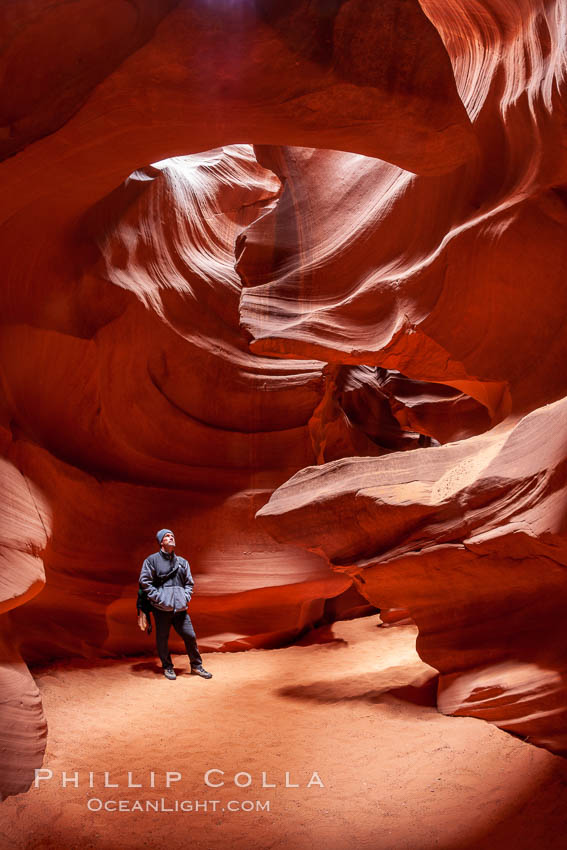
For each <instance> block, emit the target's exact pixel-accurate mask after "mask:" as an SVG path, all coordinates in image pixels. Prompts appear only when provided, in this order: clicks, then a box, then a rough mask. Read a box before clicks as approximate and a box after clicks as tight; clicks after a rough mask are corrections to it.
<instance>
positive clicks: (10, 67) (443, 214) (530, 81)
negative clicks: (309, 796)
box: [0, 0, 567, 793]
mask: <svg viewBox="0 0 567 850" xmlns="http://www.w3.org/2000/svg"><path fill="white" fill-rule="evenodd" d="M512 6H513V8H512ZM315 8H317V11H315ZM5 22H6V24H7V26H6V28H5V31H6V34H7V39H8V41H7V42H6V44H5V49H4V52H3V54H2V68H3V71H4V81H5V85H4V88H3V90H2V93H1V96H0V105H1V113H2V116H3V127H4V134H3V139H4V141H3V147H2V150H3V153H4V155H5V156H6V157H7V158H6V159H5V160H4V162H3V163H2V164H1V165H0V171H1V175H2V186H3V193H2V199H1V203H0V251H1V254H2V257H3V261H4V263H3V264H4V274H5V281H4V287H3V291H2V296H1V303H2V327H1V329H0V352H1V357H2V388H3V392H2V397H3V398H2V418H1V420H0V427H1V428H2V435H3V436H2V447H3V455H4V456H5V458H6V460H5V463H6V464H7V465H6V466H5V473H6V478H7V481H8V485H9V488H10V493H11V494H12V498H11V501H9V502H8V508H7V510H6V515H5V518H3V521H2V529H0V530H1V531H2V535H3V536H2V538H1V539H0V547H1V548H2V553H3V554H5V555H6V558H5V559H4V560H3V571H2V579H1V584H2V589H3V591H4V598H5V600H6V608H10V609H11V610H10V611H9V612H8V613H6V614H5V615H4V617H3V623H4V633H5V632H6V631H9V632H10V635H11V638H12V636H14V645H13V646H12V645H11V646H10V649H7V650H6V653H5V656H4V657H5V658H6V659H12V658H14V659H15V658H16V655H15V653H16V649H17V648H19V649H20V650H21V652H22V655H23V657H24V658H25V659H26V660H28V661H32V660H39V659H47V658H50V657H54V656H60V655H70V654H81V655H95V656H96V655H100V654H113V653H116V652H135V651H142V650H146V649H147V648H148V643H147V640H146V638H145V637H144V636H143V635H142V634H140V633H138V632H136V631H135V630H134V631H133V630H132V627H131V624H133V610H132V609H133V598H134V593H135V587H136V581H137V573H138V568H139V563H140V560H141V558H142V557H143V556H144V555H145V554H147V553H148V550H149V549H150V548H151V547H152V546H153V533H154V531H155V529H156V528H158V527H160V526H162V525H164V524H166V525H173V526H174V527H175V529H176V531H177V533H178V537H179V540H180V544H181V548H182V549H184V547H185V546H187V547H188V548H189V549H190V551H187V550H186V549H185V551H183V554H186V555H188V556H189V558H190V560H191V562H192V565H193V566H194V568H195V573H196V576H197V580H198V590H199V594H198V595H197V596H196V597H195V601H194V602H193V603H192V605H193V609H192V610H193V612H194V614H195V622H196V626H197V630H198V633H199V636H200V638H201V637H202V643H203V645H204V646H206V647H210V648H221V649H242V648H247V647H251V646H275V645H279V644H281V643H282V642H285V641H288V640H290V639H292V638H293V637H295V636H297V635H298V634H300V633H301V631H302V630H303V629H305V628H307V627H309V626H311V625H313V624H314V623H317V622H326V621H328V620H329V619H332V618H333V617H339V616H342V615H343V614H344V615H347V614H351V613H352V612H356V611H357V610H367V608H366V609H365V608H364V606H365V605H366V601H365V600H367V601H369V602H371V603H372V604H374V605H379V606H382V605H383V606H384V607H385V608H388V609H403V611H404V612H405V611H407V612H408V613H409V615H411V616H412V617H413V618H414V619H415V621H416V622H417V624H418V626H419V627H420V638H419V647H420V652H421V653H422V655H423V656H424V657H425V658H426V659H427V660H428V661H429V662H430V663H432V664H434V665H435V666H436V667H437V668H438V669H439V670H441V672H442V677H441V689H440V695H439V705H440V707H441V708H442V710H445V711H449V712H454V713H455V712H456V713H459V712H461V713H469V714H474V715H475V716H483V717H485V718H487V719H489V720H492V721H493V722H496V723H498V724H499V725H502V726H504V727H505V728H510V729H512V730H513V731H515V732H517V733H518V734H522V735H524V736H529V737H530V740H533V741H534V742H535V743H538V744H541V745H543V746H548V747H549V748H550V749H553V750H554V751H557V752H564V750H565V742H564V739H563V733H562V732H561V729H560V724H561V722H562V719H563V715H564V702H565V694H564V685H563V682H564V666H563V662H562V661H561V659H560V657H559V653H558V649H557V648H558V647H561V646H562V641H563V629H562V627H561V625H560V620H559V613H558V612H559V611H560V610H562V607H563V596H564V593H565V590H564V585H563V573H564V562H563V554H562V552H563V535H564V529H563V521H562V508H561V502H562V498H563V492H564V482H563V474H564V473H563V465H564V460H565V451H564V448H563V443H562V439H561V437H560V431H558V430H557V429H558V428H560V427H562V423H563V415H564V414H563V402H562V401H561V399H563V398H564V397H565V396H566V395H567V386H566V381H567V378H566V373H565V370H564V369H563V368H562V367H563V363H564V360H565V357H566V356H567V336H566V335H565V333H564V331H563V324H564V323H563V314H564V311H565V309H566V307H567V304H566V302H565V299H566V297H567V296H566V294H565V287H564V285H563V278H564V267H565V262H566V260H567V257H566V255H565V230H566V227H567V212H566V206H565V199H566V195H565V184H566V183H567V161H566V156H565V128H566V125H567V121H566V113H565V79H566V73H565V71H566V50H567V49H566V47H565V45H566V41H567V40H566V38H565V35H566V33H567V21H566V19H565V12H564V8H563V4H562V3H561V2H560V0H556V2H550V0H545V2H544V0H531V2H530V0H522V2H521V3H519V4H515V5H514V4H509V3H508V2H507V0H479V2H469V0H449V2H447V3H445V2H440V0H422V2H421V3H418V2H417V0H387V2H382V3H380V4H376V3H372V2H370V0H345V2H340V0H337V2H336V3H329V4H322V5H321V6H320V7H319V6H317V7H315V6H314V4H311V3H307V2H306V0H297V2H295V0H294V2H292V3H280V2H278V3H272V2H264V0H246V2H243V3H239V4H235V3H231V2H223V3H221V4H220V5H218V6H215V7H214V9H213V8H212V7H211V5H210V4H206V3H203V4H199V3H192V2H189V0H187V2H185V0H182V1H181V2H177V3H173V2H171V0H159V2H157V3H149V2H147V0H135V2H128V3H123V2H120V3H117V4H116V3H112V4H109V3H107V2H105V0H78V2H76V3H73V4H71V5H69V4H67V3H64V2H62V0H61V2H59V0H55V1H54V2H51V0H50V2H47V0H45V2H44V0H33V1H32V2H30V3H26V4H22V5H19V6H17V7H16V5H13V8H10V9H9V10H7V11H6V12H5ZM70 30H72V31H73V33H74V38H73V40H72V47H71V48H70V49H69V50H68V51H65V50H62V49H60V43H61V38H62V34H64V33H65V32H67V31H70ZM101 41H102V43H104V45H105V49H104V50H101V49H100V44H101ZM31 57H33V59H34V66H33V67H36V66H37V67H39V66H40V65H41V66H42V67H43V68H44V71H45V73H44V74H36V73H35V72H34V73H32V71H31V70H29V69H31V67H32V63H31ZM46 92H48V93H49V98H47V97H46ZM244 143H246V144H244ZM249 145H255V146H256V147H255V155H254V152H253V150H252V148H251V147H250V146H249ZM203 151H208V153H202V152H203ZM189 154H191V156H188V155H189ZM172 158H173V159H172ZM148 163H153V164H152V165H148ZM129 175H130V176H129ZM546 405H547V406H546ZM550 435H551V436H552V437H553V438H552V439H551V438H550ZM439 443H441V444H444V445H441V446H439V445H438V444H439ZM414 448H418V451H410V452H407V451H405V450H406V449H414ZM315 464H318V465H319V466H314V465H315ZM286 481H287V482H288V483H285V482H286ZM278 488H279V489H278ZM274 490H275V491H276V492H275V494H274V495H272V494H273V493H274ZM270 497H271V498H270ZM268 499H270V501H269V503H268V506H267V507H264V505H265V503H266V502H267V501H268ZM256 514H258V517H259V518H260V519H261V521H260V522H259V521H256V519H255V516H256ZM337 518H340V519H341V521H342V522H338V521H337ZM4 519H5V520H6V521H5V522H4ZM298 519H300V520H301V525H299V524H298V522H297V520H298ZM273 537H276V539H277V540H279V541H281V545H278V544H276V543H275V542H274V540H273ZM185 541H190V543H186V542H185ZM41 561H43V562H44V565H45V581H46V587H45V589H44V590H43V591H42V592H41V593H40V594H39V595H35V594H37V593H38V591H39V589H40V588H41V586H42V583H43V580H44V577H43V572H42V567H41V563H40V562H41ZM329 561H330V562H331V566H332V567H333V569H331V568H330V565H329ZM449 580H450V581H449ZM353 581H354V582H355V584H356V586H357V587H358V588H359V590H360V591H361V592H362V596H360V595H359V594H358V592H357V591H356V589H355V588H353ZM448 582H449V583H448ZM510 587H512V592H511V591H510ZM528 595H529V596H530V599H532V600H533V604H534V606H535V609H536V612H537V613H536V616H535V619H536V621H537V623H540V624H543V623H545V624H547V626H549V627H550V628H551V629H552V632H553V635H554V639H553V640H551V638H550V636H549V634H548V633H547V632H546V633H544V631H543V628H542V629H538V628H535V625H534V627H533V628H532V623H531V620H530V619H529V609H528V602H527V599H528ZM363 597H364V598H363ZM23 603H25V604H23ZM480 604H482V606H483V609H484V610H485V611H486V618H487V619H486V620H485V621H483V620H480V621H478V619H477V620H475V621H474V624H473V621H472V619H471V618H472V617H473V616H474V615H473V613H472V612H476V611H477V609H478V607H479V605H480ZM451 612H454V613H451ZM393 616H394V617H395V615H393ZM473 626H474V627H473ZM527 636H529V640H528V637H527ZM8 663H9V664H10V663H12V662H11V661H8ZM17 663H19V662H17V661H14V664H17ZM14 669H16V668H14ZM17 669H20V668H17ZM542 671H543V672H542ZM8 675H10V674H9V673H8ZM14 683H15V684H14ZM16 686H17V687H20V688H21V689H22V693H26V694H27V696H26V699H25V700H22V702H23V703H24V704H25V706H26V711H27V715H25V714H20V713H19V711H18V712H17V715H18V716H17V717H16V716H15V715H14V717H13V718H12V719H13V722H14V724H15V727H14V728H23V726H21V724H25V720H26V716H27V717H28V719H30V724H31V725H30V729H31V730H32V731H31V733H30V734H31V735H32V739H33V742H35V743H33V742H32V744H31V745H30V748H29V749H28V750H27V753H28V754H27V755H26V759H25V760H24V761H25V765H26V767H25V770H26V771H28V772H27V773H26V772H24V773H23V774H22V775H20V776H19V777H17V778H16V779H14V780H12V779H10V778H9V776H8V775H7V776H6V777H5V782H4V788H5V789H6V793H13V792H14V789H15V788H19V789H21V788H22V785H25V782H26V781H29V770H30V769H31V768H32V767H33V766H34V760H35V764H37V762H38V759H39V758H40V751H41V740H42V735H43V734H44V731H45V730H44V727H43V726H42V723H43V719H42V717H41V715H40V711H39V709H38V702H37V694H35V693H32V691H31V690H30V685H29V681H28V680H27V679H25V680H24V678H22V677H19V678H18V677H16V679H14V681H11V682H10V683H9V699H8V703H7V705H8V710H9V711H11V708H12V707H13V705H12V704H13V699H14V694H15V693H16V690H15V689H16ZM12 719H10V723H12ZM21 740H23V739H22V737H21V736H19V733H17V734H15V735H14V736H13V741H14V742H17V741H21ZM16 746H17V745H16ZM7 764H8V766H9V767H10V765H12V764H13V760H12V759H11V757H10V758H8V759H7ZM8 774H10V775H12V773H11V768H10V770H8ZM26 777H28V778H26Z"/></svg>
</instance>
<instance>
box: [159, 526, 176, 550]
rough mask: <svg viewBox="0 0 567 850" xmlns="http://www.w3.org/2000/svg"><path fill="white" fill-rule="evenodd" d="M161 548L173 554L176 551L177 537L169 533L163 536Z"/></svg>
mask: <svg viewBox="0 0 567 850" xmlns="http://www.w3.org/2000/svg"><path fill="white" fill-rule="evenodd" d="M161 548H162V549H165V551H166V552H173V550H174V549H175V537H174V536H173V534H172V533H171V532H169V531H168V533H167V534H164V535H163V538H162V541H161Z"/></svg>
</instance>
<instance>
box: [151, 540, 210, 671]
mask: <svg viewBox="0 0 567 850" xmlns="http://www.w3.org/2000/svg"><path fill="white" fill-rule="evenodd" d="M156 537H157V540H158V543H159V544H160V550H159V552H156V554H155V555H150V556H149V558H146V560H145V561H144V563H143V564H142V571H141V572H140V589H141V590H142V591H143V592H144V593H145V594H146V595H147V598H148V600H149V601H150V603H151V606H152V613H153V615H154V619H155V627H156V647H157V651H158V655H159V657H160V660H161V664H162V667H163V673H164V676H165V677H166V679H176V678H177V676H176V675H175V670H174V669H173V663H172V661H171V655H170V654H169V649H168V646H167V643H168V639H169V630H170V628H171V626H173V628H174V629H175V631H176V632H177V634H178V635H181V637H182V638H183V641H184V643H185V649H186V650H187V655H188V656H189V661H190V662H191V673H194V674H196V675H197V676H202V677H203V679H212V677H213V674H212V673H207V671H206V670H204V669H203V661H202V658H201V656H200V654H199V650H198V649H197V638H196V635H195V629H194V628H193V624H192V623H191V618H190V617H189V614H188V613H187V605H188V604H189V601H190V600H191V595H192V593H193V584H194V582H193V577H192V576H191V570H190V569H189V564H188V563H187V561H186V560H185V558H180V557H179V556H178V555H176V554H175V551H174V550H175V536H174V534H173V532H172V531H170V529H169V528H162V529H161V530H160V531H158V533H157V535H156Z"/></svg>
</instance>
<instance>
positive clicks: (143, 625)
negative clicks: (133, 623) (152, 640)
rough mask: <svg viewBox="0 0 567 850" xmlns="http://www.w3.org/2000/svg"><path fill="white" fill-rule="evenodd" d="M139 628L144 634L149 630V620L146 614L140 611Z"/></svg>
mask: <svg viewBox="0 0 567 850" xmlns="http://www.w3.org/2000/svg"><path fill="white" fill-rule="evenodd" d="M138 626H139V627H140V629H141V630H142V631H143V632H145V631H146V629H147V628H148V620H147V618H146V615H145V614H144V612H143V611H140V612H139V613H138Z"/></svg>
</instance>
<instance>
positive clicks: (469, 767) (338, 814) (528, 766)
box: [0, 616, 567, 850]
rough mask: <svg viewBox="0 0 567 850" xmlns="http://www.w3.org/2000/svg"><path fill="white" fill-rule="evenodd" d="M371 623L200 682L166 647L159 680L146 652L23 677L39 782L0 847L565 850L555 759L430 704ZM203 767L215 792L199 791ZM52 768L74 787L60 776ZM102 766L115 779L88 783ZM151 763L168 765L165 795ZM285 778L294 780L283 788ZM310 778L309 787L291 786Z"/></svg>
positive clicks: (413, 669) (407, 650) (1, 826)
mask: <svg viewBox="0 0 567 850" xmlns="http://www.w3.org/2000/svg"><path fill="white" fill-rule="evenodd" d="M379 626H380V620H379V618H378V617H376V616H374V617H368V618H365V619H361V620H355V621H350V622H342V623H337V624H335V625H334V626H333V627H332V628H329V629H326V630H322V631H320V632H319V634H317V633H315V634H314V636H312V638H311V639H312V640H313V639H314V640H317V639H320V640H326V641H327V642H325V643H311V644H309V645H303V646H293V647H289V648H287V649H280V650H269V651H259V650H254V651H250V652H243V653H237V654H220V653H217V654H210V655H207V656H205V657H204V662H205V666H206V667H207V668H208V669H210V670H211V672H213V674H214V677H213V679H212V680H210V681H205V680H203V679H200V678H198V677H196V676H190V675H189V674H188V672H187V659H186V657H184V656H181V655H177V656H174V660H175V661H176V669H177V672H178V678H177V680H176V681H175V682H170V681H167V680H166V679H165V678H164V677H163V676H162V674H161V671H160V669H159V668H158V667H157V666H156V664H155V663H154V661H153V660H152V659H139V658H135V659H121V660H118V661H98V662H77V661H75V662H72V663H71V662H66V663H58V664H57V665H55V666H53V667H51V668H44V669H41V670H36V671H35V672H34V675H35V677H36V679H37V681H38V684H39V687H40V689H41V692H42V695H43V700H44V706H45V710H46V714H47V717H48V722H49V736H48V744H47V753H46V758H45V763H44V769H45V771H46V773H45V775H47V770H50V771H52V778H51V779H46V780H45V781H42V782H41V783H40V785H39V787H38V788H37V789H35V788H32V789H31V790H30V791H29V793H27V794H22V795H19V796H17V797H13V798H10V799H8V800H7V801H6V802H5V803H4V804H2V805H1V806H0V847H2V848H58V850H62V848H73V850H75V848H83V850H87V849H88V848H111V847H112V848H127V850H134V848H140V847H152V848H160V847H167V848H170V849H171V850H174V848H182V847H186V846H187V847H188V846H190V847H192V848H207V850H217V848H225V847H226V848H229V847H231V848H236V850H256V848H258V850H260V849H261V850H268V848H270V850H276V849H277V848H284V847H285V848H293V850H312V848H324V850H346V848H353V847H357V848H368V850H370V849H371V848H372V850H378V848H379V850H429V848H443V850H456V848H459V849H460V850H464V848H471V850H472V848H475V850H483V848H495V850H496V848H507V847H513V848H514V850H521V848H528V847H529V848H530V850H536V848H546V850H551V848H566V847H567V761H564V760H563V759H560V758H558V757H556V756H553V755H550V754H549V753H547V752H545V751H543V750H540V749H536V748H535V747H532V746H530V745H528V744H526V743H524V742H522V741H521V740H519V739H516V738H513V737H511V736H510V735H507V734H506V733H504V732H502V731H500V730H499V729H496V728H495V727H493V726H490V725H488V724H485V723H483V722H481V721H478V720H474V719H470V718H451V717H444V716H442V715H440V714H438V713H437V711H436V710H435V708H433V707H432V706H431V705H430V704H427V703H428V702H430V700H431V694H432V686H433V685H434V680H433V679H432V678H431V677H432V674H433V672H434V671H432V669H431V668H429V667H428V666H427V665H425V664H424V663H423V662H422V661H421V660H420V659H419V657H418V655H417V654H416V651H415V636H416V630H415V629H414V628H413V627H411V626H397V627H391V628H380V627H379ZM211 769H214V770H217V771H224V774H221V773H220V772H215V773H211V774H210V775H209V778H210V781H211V782H220V781H221V780H224V782H225V784H224V785H223V786H220V787H209V786H207V785H206V784H205V781H204V775H205V774H206V772H207V771H208V770H211ZM63 771H66V773H67V776H68V777H71V778H73V776H74V773H75V771H77V772H78V777H77V778H78V782H79V787H75V786H74V785H73V784H68V785H67V786H66V787H62V772H63ZM105 771H107V772H108V778H107V781H108V783H109V784H110V783H114V784H115V785H117V786H118V787H104V782H105V778H104V773H105ZM128 771H130V772H131V776H130V781H131V784H134V783H138V784H140V785H142V787H141V788H134V787H132V788H128V787H127V786H128ZM152 771H153V773H154V779H153V782H154V787H153V788H152V787H150V782H151V777H150V772H152ZM167 771H170V772H171V773H176V774H181V778H179V779H178V781H174V780H175V779H177V777H176V776H172V777H171V787H170V788H166V787H165V779H166V772H167ZM286 771H287V772H288V773H289V777H288V780H289V784H291V783H295V784H297V785H299V787H289V788H286V787H285V778H286V777H285V774H286ZM89 772H92V773H93V777H92V784H93V787H92V788H91V787H89V781H90V778H89ZM314 772H316V774H317V777H318V778H319V779H320V781H321V783H323V787H321V785H320V784H319V783H318V780H317V777H316V778H315V781H314V782H312V784H311V786H310V787H307V786H308V783H309V780H310V779H311V778H312V775H313V773H314ZM238 773H241V774H242V775H241V776H239V777H238V781H239V782H242V783H245V782H248V776H247V775H246V774H248V775H249V776H250V777H251V784H250V785H249V786H248V787H238V786H237V785H235V783H234V780H233V778H234V776H235V774H238ZM263 773H265V782H266V784H267V783H272V784H274V785H275V786H276V787H275V788H274V787H262V774H263ZM120 801H124V802H122V803H120ZM162 801H163V802H162ZM184 801H185V802H184ZM197 801H199V803H200V806H199V809H198V810H197V811H195V803H196V802H197ZM214 801H216V802H214ZM257 801H258V802H259V807H261V808H259V807H258V808H259V810H257ZM205 802H206V810H205V805H204V804H205ZM266 803H268V806H266ZM148 804H149V810H148V811H146V810H145V808H146V807H147V806H148ZM182 805H183V807H184V808H185V809H188V808H189V807H190V808H191V809H192V810H190V811H182V810H179V811H175V810H174V809H175V807H176V806H177V807H178V808H181V806H182ZM89 806H90V807H91V810H90V809H89ZM105 806H106V807H107V808H106V809H105ZM119 806H122V808H123V810H122V811H120V810H117V809H118V807H119ZM155 806H158V807H159V808H160V809H161V808H163V809H165V810H164V811H157V812H156V811H155V810H154V807H155ZM99 807H102V808H100V810H98V811H96V810H95V809H98V808H99ZM109 809H110V810H109ZM140 809H141V810H140ZM171 809H173V811H171ZM230 809H233V810H232V811H231V810H230Z"/></svg>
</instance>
